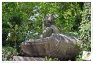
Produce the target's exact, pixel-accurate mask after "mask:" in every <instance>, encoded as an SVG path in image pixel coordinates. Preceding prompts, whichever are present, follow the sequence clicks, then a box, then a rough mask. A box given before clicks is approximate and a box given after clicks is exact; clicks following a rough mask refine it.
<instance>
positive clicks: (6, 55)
mask: <svg viewBox="0 0 93 63" xmlns="http://www.w3.org/2000/svg"><path fill="white" fill-rule="evenodd" d="M16 55H18V53H17V50H16V49H15V48H12V47H9V46H8V47H3V48H2V60H3V61H11V60H13V56H16Z"/></svg>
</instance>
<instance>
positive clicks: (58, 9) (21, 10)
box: [2, 2, 91, 60]
mask: <svg viewBox="0 0 93 63" xmlns="http://www.w3.org/2000/svg"><path fill="white" fill-rule="evenodd" d="M48 13H51V14H57V15H58V18H57V19H56V20H55V23H56V26H57V27H58V29H59V31H60V33H66V34H69V35H73V36H76V37H78V38H79V39H81V41H83V46H82V47H83V48H82V49H83V50H90V49H91V6H90V3H87V2H85V3H84V2H2V44H3V46H12V47H13V46H17V47H18V46H19V44H20V43H21V42H23V41H25V40H26V37H27V33H28V32H32V33H28V35H29V36H28V39H29V38H34V39H37V38H39V35H40V34H41V33H42V14H45V15H46V14H48ZM9 33H10V36H9V37H7V36H8V34H9ZM36 33H37V34H36ZM77 57H78V58H77V59H78V60H79V58H81V53H80V55H79V56H77ZM50 60H52V59H50Z"/></svg>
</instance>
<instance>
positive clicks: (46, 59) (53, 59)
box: [45, 57, 59, 61]
mask: <svg viewBox="0 0 93 63" xmlns="http://www.w3.org/2000/svg"><path fill="white" fill-rule="evenodd" d="M45 61H59V60H58V58H48V57H45Z"/></svg>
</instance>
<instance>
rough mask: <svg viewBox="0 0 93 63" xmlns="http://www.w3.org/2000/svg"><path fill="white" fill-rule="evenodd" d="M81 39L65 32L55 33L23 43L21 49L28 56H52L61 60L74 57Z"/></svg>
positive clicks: (78, 49)
mask: <svg viewBox="0 0 93 63" xmlns="http://www.w3.org/2000/svg"><path fill="white" fill-rule="evenodd" d="M77 44H80V41H79V40H78V39H76V38H75V37H72V36H68V35H64V34H53V35H51V36H50V37H46V38H42V39H36V40H34V39H31V40H29V41H26V42H22V43H21V45H20V46H21V49H22V50H23V52H25V53H26V55H28V56H40V57H45V56H48V57H52V58H59V59H61V60H69V59H74V58H75V57H76V55H77V54H78V53H79V51H80V48H79V46H78V45H77Z"/></svg>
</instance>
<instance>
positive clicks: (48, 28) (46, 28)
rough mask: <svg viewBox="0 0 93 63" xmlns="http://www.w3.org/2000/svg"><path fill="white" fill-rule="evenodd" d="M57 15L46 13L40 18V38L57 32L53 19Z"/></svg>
mask: <svg viewBox="0 0 93 63" xmlns="http://www.w3.org/2000/svg"><path fill="white" fill-rule="evenodd" d="M57 17H58V16H57V15H54V14H47V15H46V17H45V18H44V15H43V19H42V31H43V32H42V35H41V38H45V37H49V36H51V35H52V33H57V34H58V33H59V30H58V28H57V26H56V25H55V22H54V20H55V19H56V18H57Z"/></svg>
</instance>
